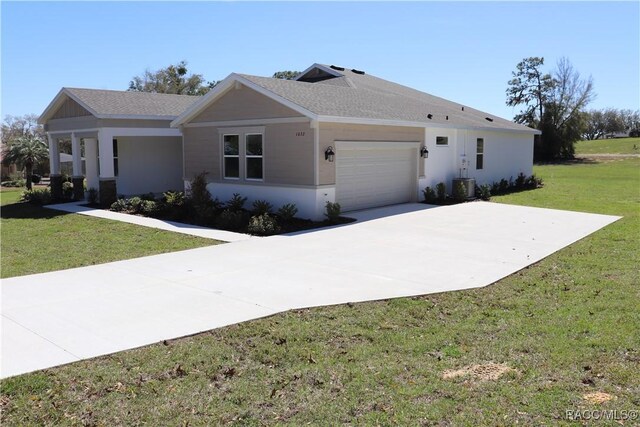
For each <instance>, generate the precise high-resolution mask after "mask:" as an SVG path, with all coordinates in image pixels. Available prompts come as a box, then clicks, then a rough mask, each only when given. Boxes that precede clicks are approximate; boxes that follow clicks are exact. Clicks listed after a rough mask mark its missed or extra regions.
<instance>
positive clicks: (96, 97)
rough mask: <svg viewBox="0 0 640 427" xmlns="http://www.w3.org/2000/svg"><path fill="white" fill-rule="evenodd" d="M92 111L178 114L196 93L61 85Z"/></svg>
mask: <svg viewBox="0 0 640 427" xmlns="http://www.w3.org/2000/svg"><path fill="white" fill-rule="evenodd" d="M65 89H66V90H67V91H69V93H71V94H72V95H73V96H75V97H77V98H78V99H79V100H81V101H82V102H83V103H84V104H85V105H87V106H88V107H89V108H91V109H92V110H93V111H95V112H96V114H97V115H98V116H129V115H132V116H165V117H167V119H171V118H175V117H178V116H179V115H180V114H182V113H183V112H184V111H185V110H186V109H187V108H189V107H190V106H191V105H192V104H193V103H194V102H196V101H197V100H198V99H200V97H199V96H189V95H170V94H164V93H148V92H128V91H117V90H100V89H78V88H65Z"/></svg>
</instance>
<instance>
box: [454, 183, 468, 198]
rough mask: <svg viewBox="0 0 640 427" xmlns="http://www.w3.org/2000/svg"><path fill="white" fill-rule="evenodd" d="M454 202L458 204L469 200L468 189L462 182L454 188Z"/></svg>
mask: <svg viewBox="0 0 640 427" xmlns="http://www.w3.org/2000/svg"><path fill="white" fill-rule="evenodd" d="M453 200H455V201H456V202H458V203H462V202H464V201H465V200H467V188H466V187H465V186H464V183H463V182H462V181H458V182H456V185H455V186H454V187H453Z"/></svg>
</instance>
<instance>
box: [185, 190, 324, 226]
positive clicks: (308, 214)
mask: <svg viewBox="0 0 640 427" xmlns="http://www.w3.org/2000/svg"><path fill="white" fill-rule="evenodd" d="M188 188H189V181H184V189H185V191H188ZM207 189H208V190H209V192H210V193H211V195H212V196H213V197H217V198H218V199H219V200H220V201H221V202H226V201H227V200H229V199H231V197H233V194H234V193H238V194H240V196H242V197H246V198H247V202H246V203H245V208H246V209H251V205H252V203H253V202H254V201H255V200H266V201H268V202H269V203H271V204H272V205H273V208H274V211H275V210H278V209H279V208H280V207H281V206H282V205H284V204H287V203H295V205H296V207H297V208H298V213H297V214H296V217H298V218H305V219H307V218H308V219H312V220H315V221H319V220H323V219H325V217H324V212H325V204H326V203H327V202H334V201H335V197H336V190H335V186H322V187H319V188H312V187H293V186H273V185H247V184H239V183H233V182H229V183H224V182H213V183H209V184H208V185H207Z"/></svg>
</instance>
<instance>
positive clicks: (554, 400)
mask: <svg viewBox="0 0 640 427" xmlns="http://www.w3.org/2000/svg"><path fill="white" fill-rule="evenodd" d="M535 173H536V174H537V175H539V176H541V177H542V178H544V180H545V183H546V185H545V187H544V188H542V189H538V190H533V191H527V192H522V193H517V194H512V195H509V196H504V197H500V198H496V199H495V201H497V202H503V203H513V204H525V205H534V206H545V207H554V208H561V209H574V210H584V211H591V212H600V213H606V214H615V215H622V216H624V218H623V219H622V220H620V221H617V222H616V223H614V224H612V225H610V226H608V227H606V228H605V229H602V230H600V231H598V232H596V233H594V234H593V235H591V236H589V237H587V238H585V239H583V240H581V241H579V242H577V243H575V244H573V245H572V246H570V247H569V248H566V249H564V250H562V251H560V252H558V253H556V254H554V255H552V256H550V257H548V258H546V259H544V260H543V261H541V262H539V263H537V264H535V265H532V266H530V267H529V268H526V269H524V270H522V271H520V272H519V273H517V274H514V275H512V276H510V277H508V278H506V279H504V280H501V281H500V282H498V283H496V284H494V285H492V286H490V287H487V288H484V289H477V290H469V291H462V292H451V293H446V294H439V295H430V296H425V297H420V298H401V299H394V300H389V301H379V302H371V303H361V304H354V305H340V306H334V307H324V308H317V309H310V310H296V311H293V312H289V313H284V314H279V315H276V316H272V317H269V318H265V319H260V320H256V321H252V322H247V323H243V324H240V325H235V326H230V327H226V328H222V329H218V330H214V331H211V332H208V333H203V334H200V335H196V336H192V337H187V338H183V339H179V340H175V341H171V342H167V343H164V344H163V343H159V344H157V345H152V346H148V347H145V348H140V349H136V350H131V351H126V352H122V353H118V354H114V355H111V356H106V357H99V358H96V359H93V360H88V361H82V362H78V363H74V364H72V365H68V366H64V367H59V368H54V369H48V370H45V371H41V372H37V373H32V374H27V375H22V376H19V377H16V378H11V379H8V380H5V381H2V383H1V387H2V392H1V396H0V399H1V400H0V402H1V403H2V405H3V407H4V411H3V419H2V422H3V425H21V426H22V425H139V424H147V425H219V424H231V425H271V424H290V425H303V424H306V423H309V424H311V425H336V424H344V423H347V424H358V425H361V424H364V425H392V424H398V425H454V426H464V425H469V426H475V425H490V426H503V425H504V426H511V425H515V424H516V423H517V424H520V425H581V424H580V423H571V422H569V421H568V420H567V419H566V418H565V411H566V410H576V409H617V410H618V411H622V410H627V411H629V410H636V409H638V408H639V407H640V285H639V280H638V278H639V267H638V266H640V254H639V250H640V248H639V247H638V236H639V235H640V234H639V233H640V215H639V202H640V200H639V199H640V197H639V196H640V159H624V160H615V161H607V162H602V163H595V164H589V163H585V164H566V165H546V166H540V167H536V169H535ZM425 274H428V272H427V271H425ZM259 285H260V284H259V283H256V286H259ZM488 363H499V364H504V365H505V366H507V367H509V368H511V369H513V370H512V371H510V372H508V373H507V374H505V375H503V376H501V377H500V378H498V379H497V380H485V381H482V380H479V379H476V378H474V377H472V376H462V377H457V378H453V379H445V378H443V373H444V372H445V371H446V370H448V369H460V368H464V367H468V366H471V365H475V364H488ZM590 392H602V393H607V394H608V395H610V396H611V398H612V400H610V401H608V402H605V403H602V404H594V403H589V402H588V401H587V400H585V399H584V395H585V394H587V393H590ZM637 422H638V421H637V420H636V421H627V422H626V423H625V424H624V425H634V424H637ZM602 424H603V425H618V424H617V423H614V422H610V423H607V422H604V423H602Z"/></svg>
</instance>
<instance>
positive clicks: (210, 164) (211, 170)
mask: <svg viewBox="0 0 640 427" xmlns="http://www.w3.org/2000/svg"><path fill="white" fill-rule="evenodd" d="M182 135H183V137H182V147H183V154H184V179H185V180H191V179H193V177H194V176H195V175H197V174H199V173H200V172H207V173H208V174H209V175H208V176H207V179H208V180H209V181H217V180H219V179H220V138H219V136H218V130H217V129H216V128H215V127H202V128H183V129H182Z"/></svg>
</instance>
